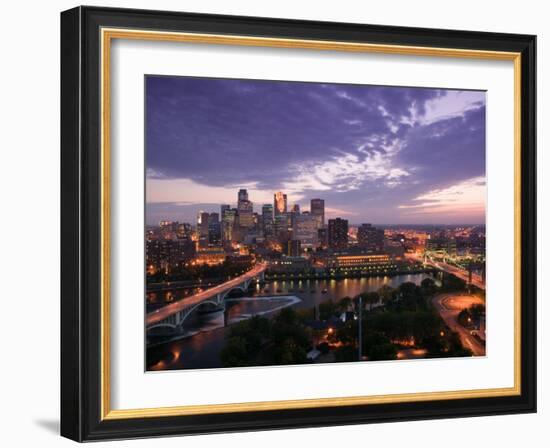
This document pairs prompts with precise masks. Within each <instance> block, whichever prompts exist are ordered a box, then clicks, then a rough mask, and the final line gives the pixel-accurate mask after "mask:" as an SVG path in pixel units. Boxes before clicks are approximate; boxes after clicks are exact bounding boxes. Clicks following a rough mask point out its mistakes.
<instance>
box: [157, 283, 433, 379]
mask: <svg viewBox="0 0 550 448" xmlns="http://www.w3.org/2000/svg"><path fill="white" fill-rule="evenodd" d="M428 277H430V278H432V276H431V275H429V274H409V275H397V276H394V277H368V278H349V279H340V280H328V279H327V280H288V281H284V280H283V281H273V282H271V283H268V284H266V285H264V286H263V287H262V288H260V287H259V286H256V290H255V292H254V294H253V297H252V298H256V299H262V300H250V298H248V297H247V298H242V299H234V300H231V301H230V302H229V303H228V312H227V322H228V324H229V326H224V317H223V313H218V314H214V315H212V316H210V317H209V319H208V321H207V322H201V323H196V322H195V323H193V324H190V325H189V328H186V330H187V331H188V332H189V334H192V336H188V337H185V338H182V339H179V340H175V341H171V342H167V343H165V344H161V345H157V346H154V347H150V348H148V350H147V358H148V359H154V360H155V363H154V364H153V365H149V366H148V368H147V370H155V371H158V370H178V369H208V368H219V367H222V364H221V361H220V359H219V354H220V351H221V350H222V348H223V346H224V339H225V335H226V333H227V331H228V330H229V327H230V326H231V324H232V323H234V322H238V321H240V320H242V319H244V318H247V317H250V316H252V315H256V314H266V315H269V314H270V313H272V312H273V311H275V310H279V309H281V307H284V306H292V307H295V308H313V306H315V305H318V304H319V303H321V302H324V301H326V300H329V299H333V300H334V301H338V300H340V299H341V298H343V297H346V296H349V297H354V296H357V295H358V294H360V293H362V292H367V291H377V290H378V289H380V288H381V287H382V286H383V285H389V286H392V287H397V286H399V285H400V284H401V283H404V282H414V283H416V284H420V282H421V281H422V280H423V279H425V278H428ZM168 293H170V292H169V291H168V292H165V294H168ZM171 294H172V295H173V297H175V298H179V296H180V294H181V292H178V291H173V292H171ZM281 296H285V297H281ZM268 298H271V299H268Z"/></svg>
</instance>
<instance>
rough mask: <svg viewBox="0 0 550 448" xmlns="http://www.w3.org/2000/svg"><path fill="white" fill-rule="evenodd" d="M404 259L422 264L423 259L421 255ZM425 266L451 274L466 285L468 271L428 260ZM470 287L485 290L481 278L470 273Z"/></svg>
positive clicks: (408, 256)
mask: <svg viewBox="0 0 550 448" xmlns="http://www.w3.org/2000/svg"><path fill="white" fill-rule="evenodd" d="M405 257H406V258H408V259H410V260H413V261H417V262H419V263H424V257H422V256H421V255H416V254H405ZM426 264H427V265H428V266H432V267H434V268H437V269H441V270H442V271H445V272H448V273H449V274H453V275H454V276H456V277H458V278H460V279H462V280H464V281H465V282H466V283H468V271H466V270H464V269H460V268H457V267H456V266H453V265H450V264H448V263H443V262H439V261H432V260H431V259H429V258H428V259H426ZM472 285H474V286H477V287H478V288H480V289H485V283H483V281H482V279H481V276H480V275H478V274H474V273H472Z"/></svg>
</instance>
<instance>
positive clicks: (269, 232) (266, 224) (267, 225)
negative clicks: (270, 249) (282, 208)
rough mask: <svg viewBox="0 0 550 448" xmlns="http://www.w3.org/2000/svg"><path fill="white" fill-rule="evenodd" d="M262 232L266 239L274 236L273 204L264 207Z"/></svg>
mask: <svg viewBox="0 0 550 448" xmlns="http://www.w3.org/2000/svg"><path fill="white" fill-rule="evenodd" d="M262 230H263V232H264V237H265V238H270V237H272V236H273V235H274V232H275V228H274V223H273V206H272V205H271V204H264V205H263V206H262Z"/></svg>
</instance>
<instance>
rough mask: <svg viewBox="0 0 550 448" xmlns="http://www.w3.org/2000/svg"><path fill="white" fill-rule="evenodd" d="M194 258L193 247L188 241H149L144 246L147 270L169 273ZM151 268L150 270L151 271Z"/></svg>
mask: <svg viewBox="0 0 550 448" xmlns="http://www.w3.org/2000/svg"><path fill="white" fill-rule="evenodd" d="M194 256H195V245H194V244H193V242H192V241H191V240H189V239H179V240H165V239H159V240H150V241H147V243H146V245H145V257H146V263H147V268H148V270H149V271H150V272H151V271H157V270H164V271H165V272H169V271H171V270H173V269H175V268H177V267H178V266H179V265H180V264H181V263H183V262H185V261H188V260H190V259H192V258H193V257H194ZM151 268H152V269H151Z"/></svg>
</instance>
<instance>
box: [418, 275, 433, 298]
mask: <svg viewBox="0 0 550 448" xmlns="http://www.w3.org/2000/svg"><path fill="white" fill-rule="evenodd" d="M420 288H421V290H422V293H423V294H424V295H427V296H431V295H433V294H434V293H435V291H436V289H437V286H436V284H435V281H434V280H433V278H429V277H428V278H425V279H424V280H422V281H421V282H420Z"/></svg>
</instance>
